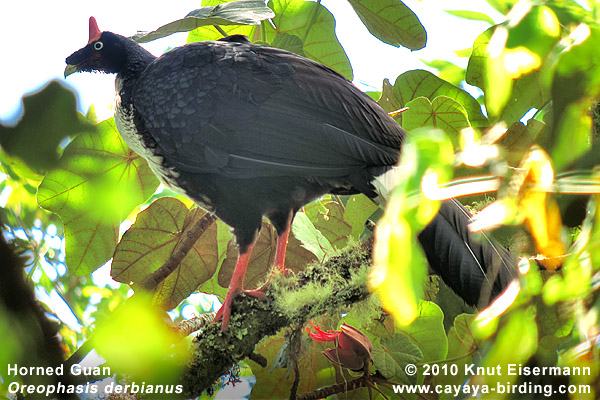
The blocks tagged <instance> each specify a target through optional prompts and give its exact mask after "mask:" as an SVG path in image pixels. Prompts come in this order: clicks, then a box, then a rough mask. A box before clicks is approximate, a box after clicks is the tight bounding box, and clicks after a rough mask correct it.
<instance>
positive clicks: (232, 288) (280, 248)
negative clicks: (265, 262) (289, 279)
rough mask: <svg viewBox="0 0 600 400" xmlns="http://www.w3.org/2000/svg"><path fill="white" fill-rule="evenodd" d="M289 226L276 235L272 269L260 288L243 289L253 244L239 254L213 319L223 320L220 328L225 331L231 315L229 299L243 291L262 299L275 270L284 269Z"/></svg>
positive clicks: (282, 270) (281, 270)
mask: <svg viewBox="0 0 600 400" xmlns="http://www.w3.org/2000/svg"><path fill="white" fill-rule="evenodd" d="M290 226H291V223H288V226H287V228H286V230H285V231H284V232H283V233H282V234H281V236H278V237H277V247H276V250H275V260H274V261H273V269H272V270H271V272H270V274H269V277H268V278H267V281H266V282H265V283H264V284H263V285H262V286H261V287H260V288H258V289H255V290H244V277H245V276H246V270H247V269H248V262H249V261H250V255H251V254H252V248H253V246H254V245H252V246H250V247H249V248H248V250H247V251H246V252H245V253H244V254H240V255H239V257H238V259H237V263H236V265H235V270H234V271H233V276H232V277H231V282H230V283H229V290H228V291H227V295H226V296H225V301H224V302H223V305H222V306H221V308H220V309H219V311H217V314H216V315H215V319H214V320H213V321H219V320H221V319H222V320H223V322H222V325H221V329H222V330H224V331H226V330H227V328H228V325H229V317H230V316H231V301H232V300H233V297H234V296H235V295H236V294H237V293H239V292H244V293H246V294H248V295H250V296H254V297H257V298H259V299H262V298H264V297H265V294H264V291H263V290H264V287H265V286H266V285H267V284H268V283H269V282H270V281H271V278H272V277H273V274H274V272H275V270H277V271H279V272H284V271H285V252H286V249H287V244H288V238H289V236H290Z"/></svg>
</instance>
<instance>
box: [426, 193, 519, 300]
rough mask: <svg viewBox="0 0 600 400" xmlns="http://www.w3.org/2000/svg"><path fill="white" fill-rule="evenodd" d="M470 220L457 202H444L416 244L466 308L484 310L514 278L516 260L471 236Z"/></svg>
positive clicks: (491, 243)
mask: <svg viewBox="0 0 600 400" xmlns="http://www.w3.org/2000/svg"><path fill="white" fill-rule="evenodd" d="M470 218H471V214H470V213H469V211H467V210H466V209H465V208H464V207H463V206H462V205H461V204H460V203H459V202H458V201H457V200H455V199H450V200H446V201H444V202H443V203H442V205H441V207H440V211H439V212H438V214H437V215H436V216H435V218H434V219H433V220H432V221H431V222H430V223H429V225H427V226H426V227H425V229H424V230H423V231H422V232H421V233H420V234H419V242H420V243H421V245H422V246H423V250H424V251H425V255H426V257H427V261H428V262H429V265H430V267H431V269H432V270H433V271H434V272H435V273H436V274H438V275H440V276H441V277H442V279H443V280H444V282H445V283H446V284H447V285H448V286H450V288H452V290H454V292H456V293H457V294H458V295H459V296H460V297H461V298H462V299H463V300H464V301H465V302H467V303H468V304H471V305H477V306H486V305H488V304H489V303H490V302H491V301H492V300H493V299H494V298H496V297H497V296H498V295H500V294H501V293H502V292H503V291H504V289H505V288H506V287H507V286H508V284H509V283H510V281H511V280H512V279H513V278H514V277H515V274H516V264H517V260H516V257H515V256H514V255H513V254H512V253H511V252H510V251H508V250H507V249H506V248H504V247H503V246H501V245H499V244H497V243H494V241H493V240H492V239H490V238H489V237H487V236H484V235H483V234H479V235H475V234H473V233H471V232H470V231H469V229H468V225H469V222H470ZM477 236H479V237H477Z"/></svg>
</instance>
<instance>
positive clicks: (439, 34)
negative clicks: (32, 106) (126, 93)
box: [0, 0, 501, 123]
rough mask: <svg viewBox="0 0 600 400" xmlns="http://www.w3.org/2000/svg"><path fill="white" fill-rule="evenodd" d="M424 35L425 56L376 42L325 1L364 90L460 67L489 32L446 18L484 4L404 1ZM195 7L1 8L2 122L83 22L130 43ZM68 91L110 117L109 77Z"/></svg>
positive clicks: (74, 45)
mask: <svg viewBox="0 0 600 400" xmlns="http://www.w3.org/2000/svg"><path fill="white" fill-rule="evenodd" d="M405 3H406V4H407V5H408V6H409V7H411V9H412V10H413V11H415V13H416V14H417V15H418V16H419V17H420V18H421V22H422V23H423V25H424V26H425V28H426V29H427V34H428V42H427V47H426V48H425V49H424V50H419V51H416V52H410V51H409V50H407V49H403V48H395V47H393V46H389V45H386V44H384V43H382V42H380V41H379V40H377V39H375V38H374V37H373V36H372V35H371V34H370V33H369V32H368V31H367V29H366V28H365V27H364V26H363V24H362V23H361V22H360V20H359V19H358V17H357V16H356V14H354V12H353V10H352V8H351V7H350V5H349V4H348V3H347V2H346V1H343V0H322V4H323V5H324V6H325V7H327V8H328V9H329V10H330V11H331V12H332V13H333V14H334V16H335V17H336V21H337V35H338V38H339V39H340V41H341V43H342V46H343V47H344V49H345V50H346V52H347V53H348V56H349V58H350V61H351V63H352V66H353V68H354V75H355V81H354V82H355V84H357V85H358V86H359V87H360V88H361V89H363V90H380V88H381V83H382V81H383V79H384V78H389V79H390V80H391V81H392V82H393V81H394V80H395V78H396V77H397V76H398V75H400V74H401V73H402V72H405V71H407V70H410V69H417V68H423V64H421V63H420V62H419V58H421V59H425V60H433V59H436V58H445V59H448V60H450V61H458V58H457V57H456V56H454V54H453V53H452V50H459V49H464V48H468V47H471V46H472V43H473V40H474V39H475V37H476V36H477V35H478V34H479V33H481V32H483V31H484V30H485V29H486V28H487V27H488V25H487V24H485V23H479V22H467V21H465V20H461V19H459V18H455V17H452V16H450V15H448V14H446V13H445V12H443V10H444V9H445V8H450V9H454V10H461V9H477V10H479V11H484V12H486V13H493V14H492V16H493V17H494V18H495V19H497V18H500V17H501V16H500V15H499V14H497V13H494V11H493V9H491V7H489V6H488V5H487V2H486V1H485V0H455V1H452V2H448V1H445V0H420V1H418V0H405ZM199 5H200V1H198V0H195V1H191V0H178V1H171V2H168V3H165V2H154V1H138V0H136V1H123V0H119V1H117V0H104V1H102V2H87V1H85V2H83V1H74V0H66V1H58V2H54V1H47V0H33V1H2V2H1V3H0V38H1V39H0V54H2V62H0V91H1V92H0V93H1V95H0V122H4V123H7V122H8V123H10V122H12V123H14V122H15V119H16V118H18V116H19V114H20V98H21V97H22V96H23V94H25V93H30V92H32V91H35V90H36V89H38V88H40V86H43V85H44V83H45V82H47V81H49V80H50V79H60V80H64V78H63V71H64V67H65V61H64V60H65V58H66V57H67V56H68V55H69V54H71V53H72V52H74V51H75V50H77V49H79V48H81V47H82V46H84V45H85V44H86V42H87V39H88V18H89V17H90V16H91V15H93V16H95V17H96V19H97V20H98V24H99V26H100V29H101V30H110V31H113V32H115V33H119V34H122V35H126V36H128V35H132V34H134V33H135V32H136V31H138V30H144V31H149V30H153V29H156V28H158V27H159V26H161V25H164V24H166V23H168V22H171V21H173V20H176V19H179V18H182V17H183V16H185V15H186V14H187V13H188V12H189V11H191V10H193V9H196V8H198V7H199ZM185 37H186V36H185V34H178V35H173V36H171V37H169V38H165V39H160V40H158V41H155V42H152V43H150V44H148V45H145V47H146V48H147V49H148V50H149V51H150V52H152V53H153V54H155V55H160V54H161V53H162V52H163V50H164V49H166V48H167V47H169V46H178V45H181V44H183V43H184V42H185ZM66 83H67V84H68V85H69V86H71V87H72V88H74V89H75V90H76V91H77V93H78V96H79V107H80V109H81V110H82V111H83V112H85V111H86V110H87V109H88V108H89V106H90V105H91V104H95V106H96V111H97V114H98V117H99V118H100V119H103V118H108V117H109V116H111V115H112V111H111V110H110V105H111V104H112V101H113V98H114V76H110V75H100V74H75V75H71V76H69V78H68V79H67V80H66Z"/></svg>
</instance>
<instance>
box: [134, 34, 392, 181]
mask: <svg viewBox="0 0 600 400" xmlns="http://www.w3.org/2000/svg"><path fill="white" fill-rule="evenodd" d="M133 103H134V106H135V108H136V109H137V112H138V115H141V121H142V125H143V126H142V129H145V130H146V131H147V132H148V133H149V134H150V135H151V136H152V138H153V139H154V140H155V141H156V142H157V145H158V147H159V148H160V151H161V153H162V155H163V156H164V157H166V158H167V159H168V160H169V161H170V162H171V163H173V164H175V166H176V167H177V168H180V169H183V170H187V171H191V172H212V173H219V174H223V175H225V176H228V177H260V176H299V175H300V176H313V177H336V176H345V175H348V174H351V173H353V172H356V171H357V170H359V169H364V168H365V167H370V166H373V167H380V166H389V165H393V164H395V163H396V161H397V158H398V154H399V151H400V147H401V144H402V140H403V138H404V131H403V130H402V128H400V127H399V126H398V124H396V122H395V121H394V120H393V119H392V118H389V117H388V115H387V114H386V113H385V111H384V110H383V109H381V108H380V107H379V106H378V105H377V104H376V103H375V102H374V101H372V100H371V99H370V98H369V97H368V96H367V95H365V94H364V93H362V92H361V91H360V90H358V89H357V88H356V87H354V86H353V85H352V84H351V83H350V82H348V81H347V80H346V79H345V78H343V77H341V76H340V75H338V74H337V73H335V72H334V71H332V70H330V69H328V68H327V67H324V66H322V65H320V64H317V63H314V62H312V61H309V60H306V59H304V58H301V57H299V56H296V55H294V54H291V53H288V52H284V51H282V50H278V49H274V48H269V47H262V46H256V45H253V44H250V43H244V42H238V41H229V42H204V43H198V44H193V45H188V46H184V47H181V48H178V49H175V50H173V51H171V52H169V53H166V54H165V55H164V56H162V57H160V58H159V59H157V60H156V61H155V62H154V63H153V64H151V65H150V66H149V67H148V69H146V71H144V74H143V75H142V76H141V77H140V78H139V80H138V82H137V84H136V87H135V89H134V93H133Z"/></svg>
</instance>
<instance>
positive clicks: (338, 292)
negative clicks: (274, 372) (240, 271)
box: [182, 239, 372, 397]
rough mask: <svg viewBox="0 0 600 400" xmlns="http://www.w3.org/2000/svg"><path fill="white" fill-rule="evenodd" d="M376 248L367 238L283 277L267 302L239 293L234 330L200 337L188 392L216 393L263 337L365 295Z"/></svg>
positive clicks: (213, 328) (216, 329)
mask: <svg viewBox="0 0 600 400" xmlns="http://www.w3.org/2000/svg"><path fill="white" fill-rule="evenodd" d="M371 251H372V240H371V239H368V240H364V241H362V242H360V243H358V244H355V245H353V246H350V247H349V248H348V249H346V250H345V251H344V252H343V253H341V254H340V255H338V256H336V257H333V258H331V259H330V260H329V261H327V262H325V263H323V264H318V263H316V264H312V265H310V266H309V267H307V269H306V270H304V271H302V272H301V273H300V274H298V275H297V276H278V277H277V278H276V279H274V280H273V284H272V285H271V286H270V287H269V288H267V292H266V294H267V300H266V301H264V300H262V301H261V300H256V299H255V298H252V297H249V296H246V295H240V296H238V297H237V298H236V299H235V300H234V302H233V304H232V317H231V320H230V322H229V331H227V332H223V331H222V330H221V324H220V323H214V324H211V325H210V326H208V327H207V328H206V329H205V330H204V331H203V332H202V333H201V334H199V335H198V336H197V337H196V338H195V340H194V344H193V345H194V354H193V356H192V360H191V361H190V363H189V365H188V369H187V371H186V372H185V374H184V376H183V377H182V384H183V385H184V391H185V395H186V396H188V397H196V396H199V395H200V394H201V393H202V392H204V391H205V390H207V391H208V392H209V393H210V392H211V391H212V388H213V385H214V383H215V382H216V381H217V380H218V379H219V378H220V377H221V376H222V375H225V374H227V372H228V371H230V370H231V369H232V367H234V366H235V365H237V363H239V362H240V361H242V360H244V359H245V358H247V357H250V356H253V353H254V348H255V347H256V345H257V344H258V343H259V342H260V341H261V340H262V339H263V338H265V337H268V336H272V335H275V334H276V333H277V332H279V331H280V330H281V329H282V328H286V327H289V326H302V325H304V324H305V323H306V322H307V321H309V320H310V319H311V318H315V317H317V316H319V315H322V314H325V313H330V312H332V311H333V310H337V309H339V308H340V307H342V306H347V305H351V304H354V303H357V302H359V301H362V300H365V299H366V298H367V297H368V296H369V292H368V291H367V287H366V280H367V273H368V269H369V266H370V264H371ZM255 356H256V355H254V356H253V357H255Z"/></svg>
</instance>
